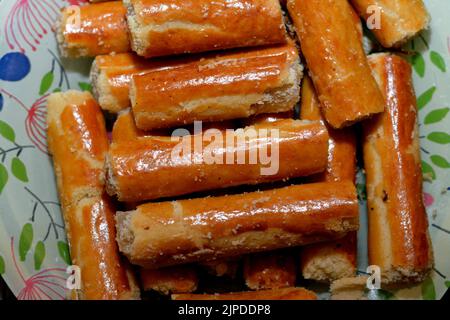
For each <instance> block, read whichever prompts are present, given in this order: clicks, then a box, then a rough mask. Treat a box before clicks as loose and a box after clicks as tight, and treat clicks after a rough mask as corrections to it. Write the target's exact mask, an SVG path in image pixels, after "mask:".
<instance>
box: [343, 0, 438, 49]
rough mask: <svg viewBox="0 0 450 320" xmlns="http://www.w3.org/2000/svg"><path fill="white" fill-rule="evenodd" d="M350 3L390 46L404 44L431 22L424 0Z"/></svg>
mask: <svg viewBox="0 0 450 320" xmlns="http://www.w3.org/2000/svg"><path fill="white" fill-rule="evenodd" d="M351 3H352V4H353V6H354V7H355V9H356V10H357V11H358V13H359V14H360V15H361V17H363V18H364V19H365V20H366V21H367V23H368V25H369V27H370V29H371V31H372V32H373V33H374V34H375V36H376V38H377V39H378V41H380V43H381V44H382V45H383V46H384V47H387V48H390V47H399V46H401V45H402V44H403V43H405V42H406V41H408V40H409V39H411V38H413V37H414V36H415V35H417V34H418V33H419V32H420V31H422V30H424V29H425V28H427V27H428V24H429V23H430V15H429V14H428V12H427V9H426V7H425V5H424V4H423V1H422V0H351ZM377 23H378V25H377Z"/></svg>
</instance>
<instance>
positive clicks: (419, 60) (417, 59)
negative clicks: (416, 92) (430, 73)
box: [411, 52, 425, 78]
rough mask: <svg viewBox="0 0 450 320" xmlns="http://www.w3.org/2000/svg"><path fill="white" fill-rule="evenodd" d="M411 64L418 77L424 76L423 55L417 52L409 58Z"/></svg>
mask: <svg viewBox="0 0 450 320" xmlns="http://www.w3.org/2000/svg"><path fill="white" fill-rule="evenodd" d="M411 64H412V66H413V68H414V70H415V71H416V72H417V74H418V75H419V77H421V78H423V77H424V76H425V59H424V58H423V55H422V54H421V53H419V52H418V53H416V54H415V55H414V56H413V57H412V58H411Z"/></svg>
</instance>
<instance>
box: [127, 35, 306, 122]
mask: <svg viewBox="0 0 450 320" xmlns="http://www.w3.org/2000/svg"><path fill="white" fill-rule="evenodd" d="M298 62H299V57H298V53H297V50H296V48H295V46H294V45H293V43H289V44H288V45H283V46H276V47H271V48H264V49H251V50H244V51H237V52H236V51H232V52H231V53H225V54H221V55H218V56H217V57H207V58H205V59H197V60H195V61H193V62H191V63H187V64H185V65H183V66H179V67H178V68H176V69H166V70H155V71H152V72H148V73H145V74H142V75H138V76H135V77H134V78H133V81H132V84H131V91H132V94H131V98H132V107H133V113H134V115H135V119H136V125H137V127H138V128H140V129H154V128H161V127H170V126H176V125H182V124H186V123H192V122H193V121H194V120H197V121H200V120H206V121H222V120H227V119H235V118H243V117H248V116H250V115H252V114H254V113H255V112H257V111H258V109H257V108H258V105H256V106H254V104H257V103H258V101H262V98H263V94H264V93H266V92H267V93H269V92H271V91H275V90H276V89H278V88H280V87H282V86H283V84H285V83H286V82H287V81H288V77H289V72H290V69H291V67H292V66H293V65H294V64H295V63H298ZM295 103H296V101H292V103H287V104H286V106H281V107H283V108H284V109H283V110H279V109H280V108H281V107H280V106H278V105H277V106H271V105H270V103H269V105H268V106H267V109H269V108H272V109H273V111H275V112H279V111H288V110H289V109H291V108H293V106H294V104H295ZM262 107H263V106H261V108H262ZM253 109H255V110H253ZM264 111H265V112H270V110H264Z"/></svg>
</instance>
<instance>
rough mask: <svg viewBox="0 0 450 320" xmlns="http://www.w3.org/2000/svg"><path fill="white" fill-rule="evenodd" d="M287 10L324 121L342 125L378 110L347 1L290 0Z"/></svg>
mask: <svg viewBox="0 0 450 320" xmlns="http://www.w3.org/2000/svg"><path fill="white" fill-rule="evenodd" d="M288 9H289V13H290V15H291V17H292V19H293V22H294V26H295V29H296V31H297V35H298V37H299V39H300V43H301V47H302V53H303V54H304V56H305V58H306V61H307V63H308V67H309V71H310V75H311V78H312V81H313V83H314V86H315V88H316V90H317V94H318V98H319V100H320V102H321V107H322V109H323V115H324V117H325V119H326V120H327V122H328V123H329V124H330V125H331V126H332V127H334V128H342V127H346V126H348V125H351V124H353V123H355V122H357V121H360V120H362V119H365V118H367V117H369V116H371V115H373V114H376V113H380V112H382V111H383V110H384V102H383V96H382V95H381V92H380V90H379V88H378V87H377V84H376V82H375V80H374V79H373V77H372V75H371V71H370V68H369V65H368V63H367V59H366V55H365V53H364V49H363V47H362V43H361V36H360V33H359V31H358V29H357V28H355V23H354V18H353V13H352V9H351V7H350V5H349V4H348V3H347V0H289V1H288Z"/></svg>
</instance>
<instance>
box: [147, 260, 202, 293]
mask: <svg viewBox="0 0 450 320" xmlns="http://www.w3.org/2000/svg"><path fill="white" fill-rule="evenodd" d="M140 273H141V285H142V289H143V290H144V291H156V292H159V293H162V294H165V295H168V294H171V293H189V292H194V291H195V290H197V286H198V274H197V270H196V269H195V267H194V266H191V265H185V266H175V267H167V268H162V269H152V270H150V269H141V271H140Z"/></svg>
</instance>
